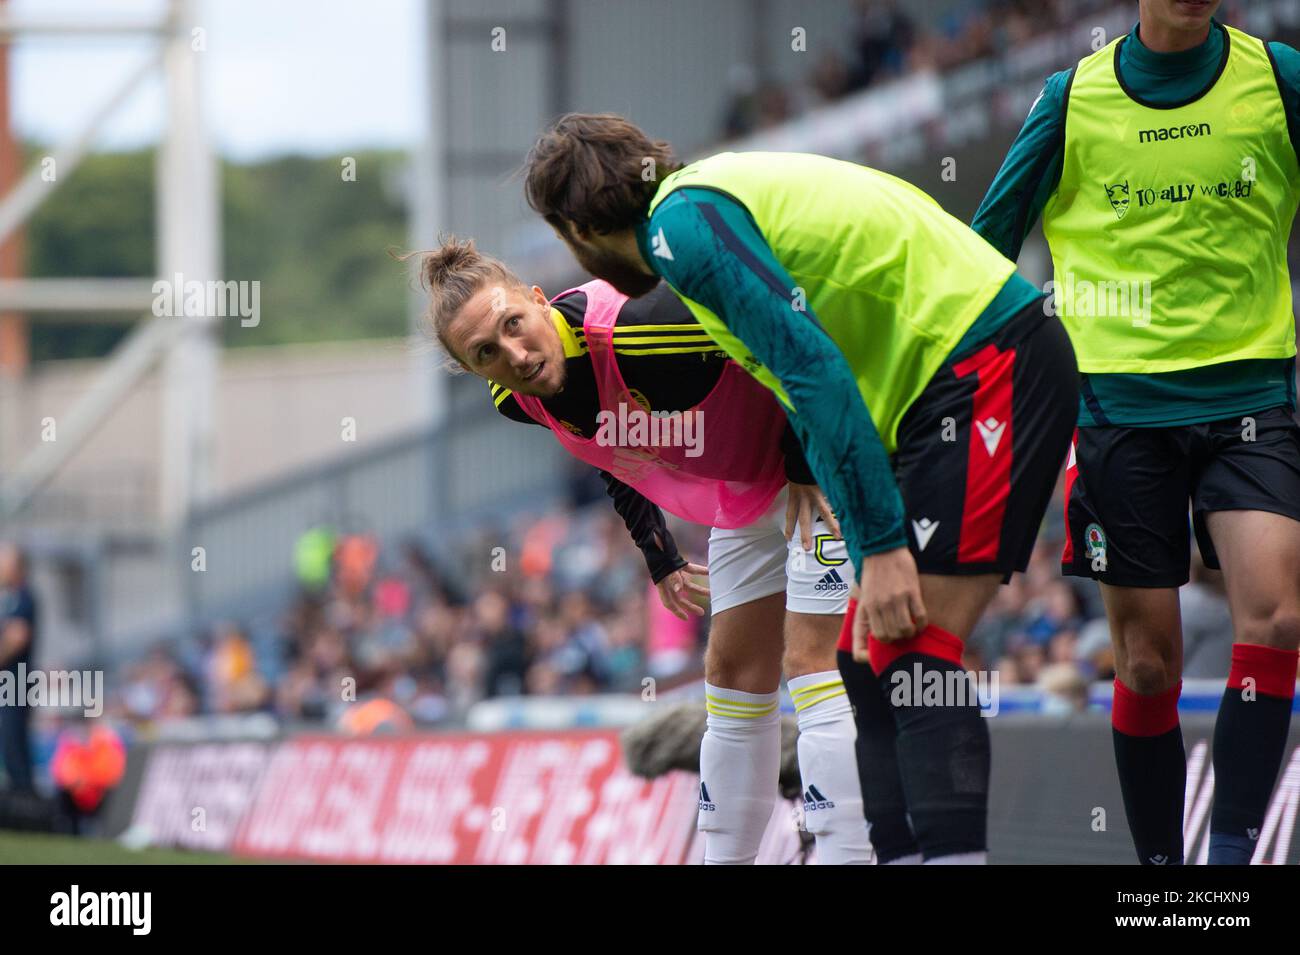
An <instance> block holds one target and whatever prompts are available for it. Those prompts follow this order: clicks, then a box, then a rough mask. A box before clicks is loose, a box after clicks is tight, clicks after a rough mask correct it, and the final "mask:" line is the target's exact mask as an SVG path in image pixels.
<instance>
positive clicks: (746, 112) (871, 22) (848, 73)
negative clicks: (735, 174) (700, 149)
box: [719, 0, 1244, 139]
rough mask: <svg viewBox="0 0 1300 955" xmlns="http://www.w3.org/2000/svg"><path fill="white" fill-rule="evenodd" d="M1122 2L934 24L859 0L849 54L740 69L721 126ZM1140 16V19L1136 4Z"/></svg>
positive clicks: (749, 123)
mask: <svg viewBox="0 0 1300 955" xmlns="http://www.w3.org/2000/svg"><path fill="white" fill-rule="evenodd" d="M1114 6H1116V3H1115V0H965V2H963V3H960V4H958V5H957V6H956V7H955V8H954V9H953V10H952V11H951V12H950V13H948V15H947V16H945V17H943V18H942V19H941V20H940V21H939V22H938V24H937V25H935V26H933V27H926V26H923V25H921V24H918V22H917V21H916V20H915V19H914V18H913V17H911V16H909V15H908V12H907V4H905V3H902V2H900V0H859V3H858V4H857V5H856V11H855V15H854V22H853V23H852V24H850V25H849V26H848V27H847V29H846V30H845V36H847V37H848V38H849V40H848V42H847V43H846V44H845V45H844V48H843V52H841V51H837V50H830V51H827V52H824V53H822V54H821V55H820V56H819V57H818V59H817V61H816V63H815V64H814V65H813V67H812V68H811V69H810V70H808V72H807V74H806V75H805V76H804V77H803V78H802V81H800V82H798V83H794V84H782V83H778V82H774V81H772V80H771V79H770V78H769V77H765V76H763V75H762V74H761V73H760V72H759V71H758V70H756V69H754V68H753V67H752V66H750V65H748V64H737V65H736V66H735V67H733V69H732V71H731V74H730V85H731V95H730V97H729V99H728V102H727V105H726V107H725V109H724V112H723V116H722V121H721V124H720V130H719V132H720V133H721V135H722V137H723V138H724V139H737V138H739V137H742V136H746V135H748V134H750V133H754V132H757V131H759V130H762V129H766V128H769V127H772V126H778V125H780V124H781V123H784V122H787V121H789V120H790V119H793V118H795V117H796V116H799V115H801V114H802V113H805V112H807V111H809V110H811V109H815V108H817V107H818V106H822V105H825V104H827V103H832V102H834V101H836V100H838V99H841V98H843V97H845V96H849V95H851V94H853V93H857V92H860V91H862V90H865V89H867V88H868V87H871V86H873V85H876V84H880V83H885V82H888V81H889V80H892V79H897V78H899V77H903V76H907V75H908V74H910V73H915V72H919V71H925V70H933V71H938V72H942V71H945V70H951V69H955V68H957V67H960V66H963V65H965V64H967V63H971V62H974V61H976V60H980V59H984V58H986V57H1006V56H1009V55H1012V54H1014V53H1016V52H1017V51H1018V50H1021V49H1023V48H1025V47H1026V46H1028V45H1029V44H1031V43H1033V42H1034V41H1035V39H1037V38H1039V37H1041V36H1042V35H1043V33H1044V32H1047V31H1052V30H1056V29H1060V28H1063V27H1072V26H1077V25H1078V23H1079V21H1080V18H1081V17H1083V16H1087V15H1089V14H1093V13H1098V12H1100V11H1103V10H1107V9H1109V8H1111V7H1114ZM1242 10H1244V4H1242V3H1240V2H1227V3H1224V4H1223V7H1222V8H1221V11H1220V19H1221V20H1225V21H1227V22H1230V23H1232V22H1237V18H1238V16H1239V13H1240V12H1241V11H1242ZM1133 14H1134V18H1135V19H1136V16H1137V10H1136V8H1134V10H1133Z"/></svg>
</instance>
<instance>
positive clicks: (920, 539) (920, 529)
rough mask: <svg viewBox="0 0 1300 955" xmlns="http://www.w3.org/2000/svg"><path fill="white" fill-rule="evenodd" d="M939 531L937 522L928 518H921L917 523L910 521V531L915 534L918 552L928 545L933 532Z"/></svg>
mask: <svg viewBox="0 0 1300 955" xmlns="http://www.w3.org/2000/svg"><path fill="white" fill-rule="evenodd" d="M938 529H939V522H938V521H932V520H930V518H928V517H923V518H921V519H920V520H919V521H912V530H913V531H915V532H916V547H917V549H918V550H925V545H926V544H928V543H930V538H931V537H933V536H934V532H935V531H936V530H938Z"/></svg>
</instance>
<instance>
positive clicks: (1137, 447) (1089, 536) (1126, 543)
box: [1061, 407, 1300, 587]
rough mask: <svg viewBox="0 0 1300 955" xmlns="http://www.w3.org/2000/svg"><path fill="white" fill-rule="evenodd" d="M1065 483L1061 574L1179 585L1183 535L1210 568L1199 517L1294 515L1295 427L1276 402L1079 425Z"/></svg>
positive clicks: (1298, 508)
mask: <svg viewBox="0 0 1300 955" xmlns="http://www.w3.org/2000/svg"><path fill="white" fill-rule="evenodd" d="M1065 480H1066V485H1065V527H1066V535H1067V536H1066V541H1065V550H1064V552H1063V553H1062V555H1061V572H1062V573H1064V574H1069V575H1071V576H1075V577H1092V578H1093V579H1095V580H1099V581H1101V582H1102V583H1104V584H1110V585H1112V586H1115V587H1181V586H1182V585H1183V584H1185V583H1187V580H1188V576H1189V573H1188V572H1189V567H1190V562H1191V535H1192V533H1195V535H1196V543H1197V546H1198V547H1199V548H1200V552H1201V559H1202V560H1203V561H1204V562H1205V566H1207V567H1209V568H1211V569H1213V570H1218V569H1219V558H1218V554H1217V553H1215V550H1214V541H1213V540H1212V539H1211V537H1210V533H1209V529H1208V527H1207V524H1206V519H1205V517H1206V515H1207V514H1209V513H1211V512H1213V511H1238V510H1242V511H1270V512H1272V513H1274V514H1281V515H1283V516H1285V517H1289V518H1291V519H1293V520H1297V521H1300V425H1298V424H1297V423H1296V420H1295V418H1294V417H1293V416H1292V414H1291V409H1290V408H1281V407H1279V408H1266V409H1263V410H1261V411H1257V412H1254V413H1251V414H1246V415H1233V416H1232V417H1230V418H1221V419H1218V420H1215V421H1206V422H1202V423H1199V424H1189V425H1177V426H1173V427H1156V428H1139V427H1124V426H1120V425H1098V426H1095V427H1087V428H1079V429H1078V436H1077V438H1076V439H1075V444H1074V454H1073V455H1072V457H1071V460H1070V462H1069V467H1068V468H1067V470H1066V473H1065ZM1189 512H1190V518H1191V519H1190V521H1189V519H1188V518H1189ZM1189 525H1190V526H1189Z"/></svg>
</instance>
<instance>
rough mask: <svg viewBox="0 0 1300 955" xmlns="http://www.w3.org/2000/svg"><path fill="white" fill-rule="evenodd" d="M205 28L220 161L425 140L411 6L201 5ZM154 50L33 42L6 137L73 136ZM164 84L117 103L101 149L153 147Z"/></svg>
mask: <svg viewBox="0 0 1300 955" xmlns="http://www.w3.org/2000/svg"><path fill="white" fill-rule="evenodd" d="M9 6H10V7H11V8H12V9H13V11H14V12H15V13H29V14H32V15H44V14H60V15H64V14H71V15H83V14H84V15H85V16H86V17H87V18H90V17H92V16H93V17H96V18H98V17H102V16H103V11H104V10H106V9H114V10H121V11H128V12H135V13H146V14H147V13H158V12H160V11H161V10H162V9H163V4H162V3H161V2H159V0H10V3H9ZM198 10H199V15H198V23H199V25H200V26H202V27H204V28H205V29H206V40H207V50H206V52H204V53H202V54H197V55H201V56H202V57H203V60H202V62H203V65H204V70H203V78H202V82H203V103H204V109H205V111H206V118H207V123H208V128H209V130H210V134H211V136H212V138H213V142H214V145H215V147H216V149H217V150H218V152H220V153H221V154H222V155H224V156H228V157H230V158H233V159H237V160H250V159H256V158H259V157H263V156H268V155H277V154H280V153H285V152H306V153H311V154H316V155H336V154H339V153H341V152H343V151H346V150H347V149H350V148H353V149H354V148H358V147H364V146H389V147H406V146H410V145H412V144H413V143H414V142H415V140H416V138H417V136H418V133H419V118H420V111H421V109H422V104H423V102H424V100H425V96H426V94H425V91H423V90H422V89H421V73H422V67H421V62H422V57H423V51H422V49H421V36H420V24H421V21H422V11H421V9H420V4H419V2H418V0H200V2H199V4H198ZM148 49H149V44H148V43H147V42H143V41H138V40H130V39H126V38H100V37H86V36H78V37H72V38H65V37H52V36H47V35H39V36H36V37H32V38H27V39H23V40H21V41H20V42H19V43H17V44H16V45H15V46H14V48H13V54H12V56H11V60H10V76H11V82H12V89H11V94H12V96H13V107H14V113H13V115H14V124H15V126H16V128H17V131H18V134H19V135H20V136H22V137H24V138H30V139H34V140H38V141H40V142H44V143H53V142H57V141H60V140H62V139H63V138H64V137H66V136H68V135H69V134H71V133H72V132H74V131H75V130H76V129H77V128H78V127H79V126H80V125H81V124H82V123H83V122H84V121H85V119H87V118H88V117H89V115H90V114H91V113H92V112H93V111H94V110H95V109H96V108H97V106H98V104H99V103H100V102H101V101H102V100H103V99H105V98H106V96H107V95H108V94H109V92H110V90H111V88H112V87H113V85H114V83H115V82H116V80H117V78H119V77H120V78H124V77H125V76H126V75H127V74H128V73H130V72H131V71H132V70H133V69H134V68H135V66H136V64H138V63H139V62H140V60H141V58H142V57H143V56H144V55H145V53H146V52H147V51H148ZM162 110H163V99H162V84H161V82H160V81H159V80H157V79H154V80H151V81H150V82H149V83H148V84H147V85H146V86H142V87H140V88H139V89H138V91H137V93H136V94H135V95H134V96H133V97H132V98H131V100H130V101H129V102H127V103H125V104H124V105H123V106H122V108H121V109H120V110H119V112H118V113H116V114H114V116H113V118H112V120H111V121H110V122H109V123H108V124H107V125H106V126H105V127H104V130H103V132H102V134H101V136H100V137H99V139H98V140H97V141H96V144H95V146H96V148H97V149H120V148H129V147H132V146H138V145H141V144H144V143H150V142H155V141H156V140H157V138H158V130H159V127H160V118H161V116H162Z"/></svg>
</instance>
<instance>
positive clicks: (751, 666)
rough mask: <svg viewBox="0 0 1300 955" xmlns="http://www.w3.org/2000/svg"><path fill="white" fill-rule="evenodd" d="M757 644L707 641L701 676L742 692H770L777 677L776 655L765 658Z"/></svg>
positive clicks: (779, 678)
mask: <svg viewBox="0 0 1300 955" xmlns="http://www.w3.org/2000/svg"><path fill="white" fill-rule="evenodd" d="M757 650H758V648H751V649H750V651H749V652H748V653H747V652H746V651H745V648H744V647H743V646H741V645H739V644H737V643H734V642H732V641H728V642H723V641H719V642H717V643H715V642H714V641H712V640H710V641H709V646H708V649H706V650H705V651H704V679H705V680H706V681H707V682H708V683H709V684H711V685H712V686H722V687H726V688H727V689H729V690H740V691H741V692H742V693H771V692H773V691H774V690H775V689H776V688H777V685H778V684H779V683H780V681H781V674H780V672H779V669H780V665H781V663H780V659H779V657H778V658H776V659H771V660H769V659H766V657H765V655H764V654H763V653H761V652H756V651H757Z"/></svg>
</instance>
